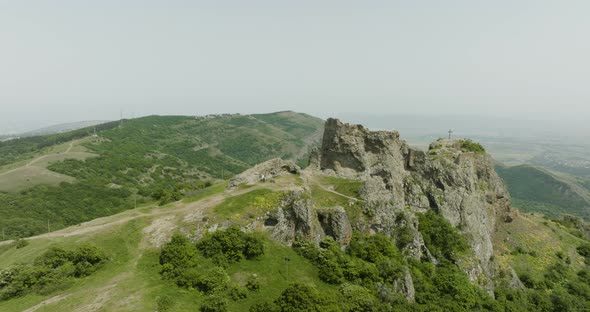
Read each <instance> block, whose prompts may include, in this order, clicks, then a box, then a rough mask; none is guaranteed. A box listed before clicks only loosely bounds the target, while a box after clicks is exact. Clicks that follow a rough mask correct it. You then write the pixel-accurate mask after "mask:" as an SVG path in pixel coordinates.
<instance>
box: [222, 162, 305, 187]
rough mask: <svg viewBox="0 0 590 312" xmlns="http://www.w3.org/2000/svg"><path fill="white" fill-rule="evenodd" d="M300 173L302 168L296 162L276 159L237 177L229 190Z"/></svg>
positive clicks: (232, 181) (231, 181)
mask: <svg viewBox="0 0 590 312" xmlns="http://www.w3.org/2000/svg"><path fill="white" fill-rule="evenodd" d="M299 171H301V168H299V166H297V165H296V164H295V163H294V162H292V161H290V160H283V159H281V158H274V159H271V160H268V161H265V162H263V163H260V164H258V165H256V166H255V167H253V168H251V169H248V170H246V171H244V172H242V173H240V174H238V175H236V176H235V177H233V178H232V179H231V180H230V181H229V184H228V188H234V187H236V186H238V185H240V184H246V185H252V184H255V183H256V182H258V181H266V180H272V179H274V178H276V177H278V176H281V175H285V174H296V173H299Z"/></svg>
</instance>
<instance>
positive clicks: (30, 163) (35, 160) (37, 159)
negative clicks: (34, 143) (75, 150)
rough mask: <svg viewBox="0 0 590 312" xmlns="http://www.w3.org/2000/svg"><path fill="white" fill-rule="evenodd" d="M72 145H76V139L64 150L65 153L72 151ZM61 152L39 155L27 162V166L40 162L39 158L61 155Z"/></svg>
mask: <svg viewBox="0 0 590 312" xmlns="http://www.w3.org/2000/svg"><path fill="white" fill-rule="evenodd" d="M72 147H74V141H72V142H70V144H69V146H68V149H67V150H66V151H65V152H63V154H69V153H70V151H71V150H72ZM60 154H61V153H54V154H47V155H43V156H40V157H37V158H35V159H33V160H31V161H30V162H29V163H28V164H26V165H25V167H30V166H32V165H33V164H34V163H36V162H38V161H39V160H41V159H44V158H47V157H49V156H54V155H60ZM17 169H18V168H17Z"/></svg>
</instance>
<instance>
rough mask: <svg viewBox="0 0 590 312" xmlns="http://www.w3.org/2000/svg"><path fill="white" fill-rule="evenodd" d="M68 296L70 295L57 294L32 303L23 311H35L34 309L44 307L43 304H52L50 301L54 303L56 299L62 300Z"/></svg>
mask: <svg viewBox="0 0 590 312" xmlns="http://www.w3.org/2000/svg"><path fill="white" fill-rule="evenodd" d="M69 296H70V295H65V296H64V295H59V296H55V297H51V298H49V299H47V300H45V301H43V302H41V303H39V304H37V305H34V306H32V307H30V308H28V309H26V310H24V311H23V312H35V311H37V310H39V309H41V308H42V307H44V306H46V305H48V304H52V303H56V302H58V301H62V300H64V299H66V298H67V297H69Z"/></svg>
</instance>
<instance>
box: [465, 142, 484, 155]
mask: <svg viewBox="0 0 590 312" xmlns="http://www.w3.org/2000/svg"><path fill="white" fill-rule="evenodd" d="M461 150H463V151H464V152H473V153H485V151H486V150H485V149H484V148H483V146H481V144H479V143H477V142H473V141H471V140H469V139H468V140H464V141H462V142H461Z"/></svg>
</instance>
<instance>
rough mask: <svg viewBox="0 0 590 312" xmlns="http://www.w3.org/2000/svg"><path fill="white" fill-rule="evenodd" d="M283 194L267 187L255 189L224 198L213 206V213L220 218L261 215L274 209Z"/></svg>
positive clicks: (237, 218) (239, 218) (236, 218)
mask: <svg viewBox="0 0 590 312" xmlns="http://www.w3.org/2000/svg"><path fill="white" fill-rule="evenodd" d="M284 195H285V193H284V192H275V191H271V190H269V189H257V190H253V191H251V192H248V193H245V194H242V195H237V196H233V197H230V198H227V199H226V200H224V201H223V202H222V203H221V204H219V205H217V206H216V207H215V208H213V211H214V212H215V214H216V215H217V216H219V217H221V218H225V219H231V220H237V221H239V220H242V219H244V218H247V217H250V216H258V215H262V214H264V213H265V212H267V211H270V210H273V209H276V208H277V207H278V205H279V203H280V201H281V199H282V198H283V196H284Z"/></svg>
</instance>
